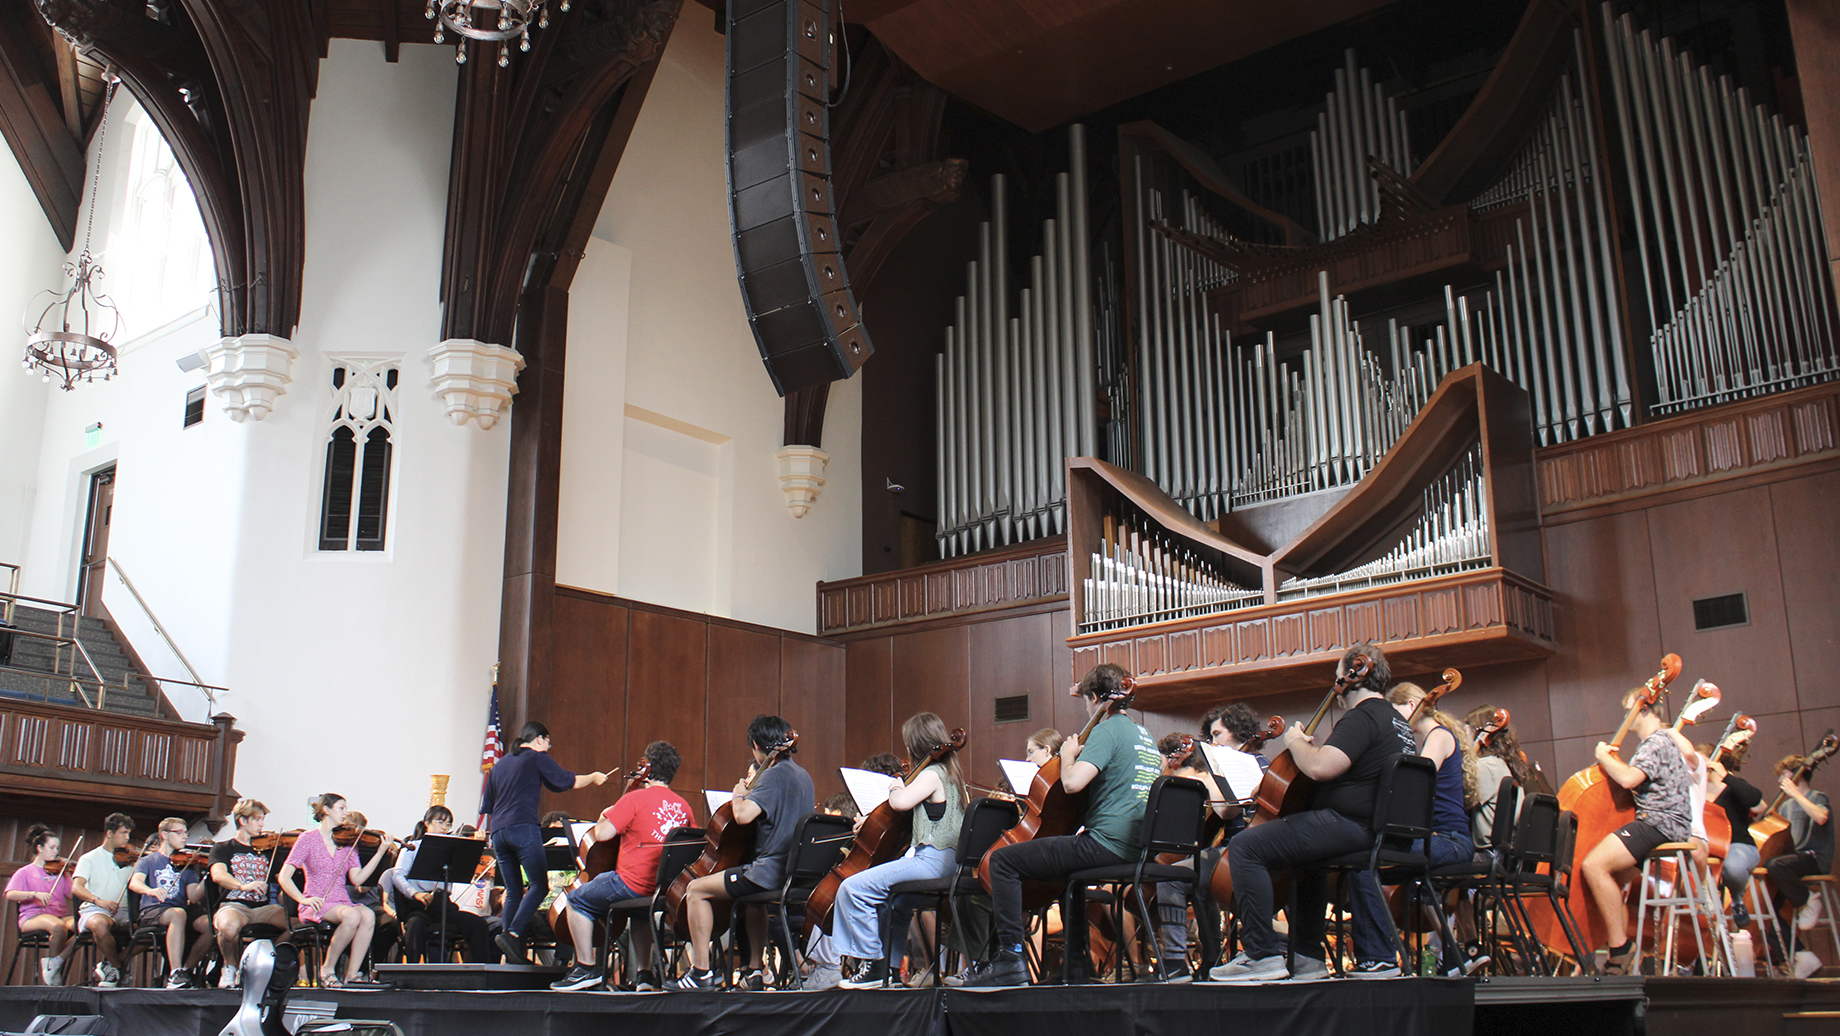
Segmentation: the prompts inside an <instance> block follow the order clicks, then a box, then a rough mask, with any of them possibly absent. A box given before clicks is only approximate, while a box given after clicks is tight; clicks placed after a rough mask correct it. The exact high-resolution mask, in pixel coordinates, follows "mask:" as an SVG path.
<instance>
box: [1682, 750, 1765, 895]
mask: <svg viewBox="0 0 1840 1036" xmlns="http://www.w3.org/2000/svg"><path fill="white" fill-rule="evenodd" d="M1751 733H1752V732H1751V731H1749V730H1743V729H1739V730H1735V731H1733V732H1732V733H1731V735H1730V736H1728V737H1726V738H1724V739H1723V740H1721V741H1720V742H1719V744H1718V747H1717V748H1716V749H1715V748H1713V747H1712V746H1710V745H1699V746H1697V747H1698V750H1699V754H1701V755H1703V756H1705V757H1706V759H1707V764H1706V778H1707V780H1706V801H1707V802H1710V803H1712V804H1713V805H1715V806H1717V807H1719V808H1720V809H1723V810H1724V811H1725V819H1726V820H1728V821H1729V822H1730V823H1731V848H1730V849H1728V850H1727V851H1726V853H1725V866H1724V870H1723V871H1721V872H1720V874H1719V885H1720V886H1721V887H1723V888H1724V889H1725V890H1726V891H1727V892H1730V893H1731V916H1732V920H1733V921H1735V922H1737V925H1738V927H1739V928H1748V927H1750V923H1751V915H1750V910H1749V909H1747V908H1746V907H1745V905H1744V890H1745V889H1747V888H1749V887H1750V883H1751V871H1753V870H1755V869H1756V868H1757V864H1758V863H1759V862H1761V860H1762V857H1761V856H1759V855H1758V852H1757V842H1756V840H1755V839H1753V838H1752V837H1751V822H1752V821H1754V820H1756V819H1757V817H1758V814H1761V813H1763V812H1764V811H1765V809H1766V807H1765V805H1764V802H1763V792H1762V791H1760V790H1758V789H1757V787H1756V786H1755V785H1753V784H1751V782H1749V781H1747V780H1745V779H1744V778H1742V777H1740V776H1738V770H1739V768H1741V767H1742V766H1743V765H1744V756H1745V754H1746V753H1748V752H1749V751H1750V747H1751Z"/></svg>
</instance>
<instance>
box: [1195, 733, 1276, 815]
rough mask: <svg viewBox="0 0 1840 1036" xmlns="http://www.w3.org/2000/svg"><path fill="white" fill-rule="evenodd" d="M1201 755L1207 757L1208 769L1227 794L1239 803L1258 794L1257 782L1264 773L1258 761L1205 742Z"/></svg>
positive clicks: (1233, 750)
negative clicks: (1222, 785) (1225, 787)
mask: <svg viewBox="0 0 1840 1036" xmlns="http://www.w3.org/2000/svg"><path fill="white" fill-rule="evenodd" d="M1201 751H1202V754H1204V755H1206V756H1207V761H1208V768H1209V769H1211V770H1213V771H1214V776H1216V777H1218V778H1220V780H1221V781H1222V782H1223V783H1224V784H1226V786H1227V794H1229V795H1231V796H1233V797H1234V798H1235V799H1238V800H1239V801H1241V802H1244V801H1246V800H1247V799H1249V798H1251V797H1253V796H1254V795H1256V794H1258V790H1259V781H1260V779H1262V778H1263V777H1264V771H1263V770H1260V769H1259V761H1258V760H1257V759H1254V758H1253V757H1252V756H1250V755H1248V754H1246V753H1245V752H1241V751H1239V750H1238V749H1233V748H1222V747H1220V746H1219V745H1210V744H1207V743H1205V742H1203V743H1202V745H1201Z"/></svg>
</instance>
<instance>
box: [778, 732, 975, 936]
mask: <svg viewBox="0 0 1840 1036" xmlns="http://www.w3.org/2000/svg"><path fill="white" fill-rule="evenodd" d="M966 741H967V737H966V734H965V730H964V728H963V727H960V728H958V729H957V730H954V731H952V734H951V736H950V737H949V738H948V739H947V740H946V743H945V744H942V745H935V746H934V747H933V750H932V751H931V752H929V753H928V754H927V757H926V758H925V759H924V760H914V761H913V763H912V765H911V766H910V767H909V768H908V773H907V777H906V778H905V783H907V784H912V783H913V782H914V778H916V777H919V776H920V772H921V771H922V770H925V769H926V768H927V767H929V766H931V765H933V764H934V763H937V762H939V761H941V760H943V759H945V758H946V757H947V756H949V755H951V754H952V753H953V752H959V751H963V750H964V747H965V744H966ZM914 808H915V809H918V808H919V807H918V806H916V807H914ZM913 830H914V812H913V810H911V809H895V808H894V807H893V806H891V805H889V804H888V803H886V802H883V803H882V804H881V805H879V806H877V807H875V808H874V809H872V810H870V811H869V815H868V816H865V817H863V819H862V823H860V824H858V825H856V838H855V841H853V842H851V843H850V852H849V855H847V856H845V857H844V858H843V860H842V861H841V862H839V863H838V864H837V866H835V867H832V868H831V872H830V873H829V874H826V875H825V876H824V880H823V881H820V882H818V887H817V888H815V889H813V890H812V892H811V897H810V898H809V899H807V900H806V901H805V936H806V938H810V937H811V932H812V929H814V928H822V929H823V930H824V931H825V932H826V933H827V934H828V933H829V932H830V930H831V907H832V906H833V905H834V904H835V903H836V902H837V889H838V887H839V886H841V885H842V884H843V882H844V879H845V878H849V877H852V876H854V875H857V874H861V873H862V872H863V871H866V870H868V869H869V868H871V867H876V866H880V865H881V864H884V863H887V862H889V861H890V860H897V859H900V857H901V854H902V853H904V852H906V851H907V844H908V843H909V842H910V841H912V840H913Z"/></svg>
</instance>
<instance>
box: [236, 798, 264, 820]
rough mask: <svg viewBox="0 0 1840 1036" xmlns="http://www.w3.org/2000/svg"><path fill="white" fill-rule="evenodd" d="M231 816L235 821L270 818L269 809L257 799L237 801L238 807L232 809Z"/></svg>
mask: <svg viewBox="0 0 1840 1036" xmlns="http://www.w3.org/2000/svg"><path fill="white" fill-rule="evenodd" d="M230 816H231V817H232V818H233V819H235V820H251V819H253V818H255V817H265V816H268V807H267V806H264V805H262V803H260V802H258V801H257V800H255V799H237V800H236V805H234V806H232V807H230Z"/></svg>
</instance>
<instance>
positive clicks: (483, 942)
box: [384, 806, 497, 964]
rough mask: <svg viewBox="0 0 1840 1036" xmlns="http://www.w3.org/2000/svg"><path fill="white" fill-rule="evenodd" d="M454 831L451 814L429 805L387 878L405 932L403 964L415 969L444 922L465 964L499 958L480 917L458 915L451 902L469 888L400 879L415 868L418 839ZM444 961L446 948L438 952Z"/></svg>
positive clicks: (455, 907)
mask: <svg viewBox="0 0 1840 1036" xmlns="http://www.w3.org/2000/svg"><path fill="white" fill-rule="evenodd" d="M453 829H454V814H453V811H452V810H450V809H448V808H447V807H446V806H429V807H428V812H426V813H423V814H422V819H421V822H420V823H418V824H416V825H415V834H414V836H413V837H411V838H410V839H409V842H408V844H406V845H405V846H404V847H403V851H402V853H401V854H400V855H399V856H398V857H397V860H396V866H394V867H392V868H390V869H389V871H387V872H386V873H385V877H384V883H385V884H387V885H388V886H389V889H390V894H391V895H392V896H393V897H394V898H395V900H396V916H397V919H398V920H400V921H401V922H402V928H403V959H404V960H405V961H408V962H410V963H416V964H419V963H421V962H422V961H423V960H425V959H426V957H427V954H426V950H425V944H426V942H427V938H428V934H429V933H430V932H439V931H440V930H441V924H442V920H443V918H445V920H446V923H447V930H448V931H449V932H453V933H458V934H459V935H460V936H461V937H462V938H464V939H465V940H466V960H467V963H469V964H490V963H492V962H493V960H494V958H496V957H497V953H496V952H495V951H494V949H493V947H492V926H491V925H490V924H488V923H487V922H486V919H485V918H483V917H481V916H479V915H478V914H474V913H469V912H468V911H465V910H461V909H459V908H458V907H457V906H455V905H454V900H455V899H456V898H457V897H459V896H460V895H462V894H463V893H464V892H465V891H466V889H467V887H468V886H467V885H466V883H465V882H454V883H453V884H451V885H447V886H443V885H442V884H441V883H440V882H438V881H410V880H409V879H408V878H406V877H404V875H406V874H408V873H409V872H410V871H411V870H413V869H414V867H415V855H416V853H417V851H419V850H420V849H421V844H422V836H423V835H429V834H435V835H445V834H450V833H452V831H453ZM441 952H442V954H443V956H444V955H445V953H446V947H442V948H441Z"/></svg>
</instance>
